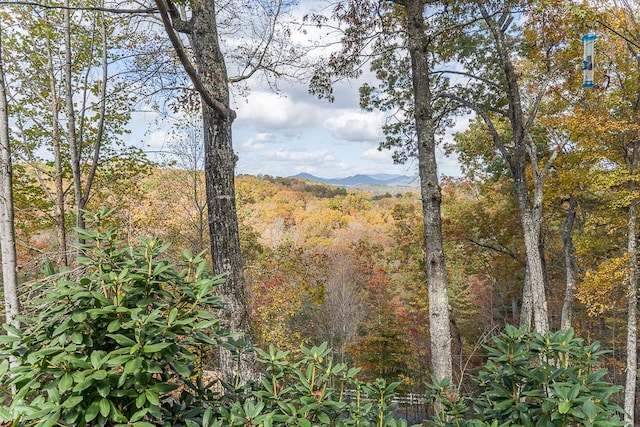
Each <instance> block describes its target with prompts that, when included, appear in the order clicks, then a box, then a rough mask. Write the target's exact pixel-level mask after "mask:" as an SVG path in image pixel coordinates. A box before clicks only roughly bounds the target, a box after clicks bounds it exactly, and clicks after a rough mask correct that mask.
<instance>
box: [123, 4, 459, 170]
mask: <svg viewBox="0 0 640 427" xmlns="http://www.w3.org/2000/svg"><path fill="white" fill-rule="evenodd" d="M317 4H322V2H320V1H318V0H305V1H302V2H300V3H299V8H297V9H296V10H295V11H294V10H292V11H291V12H292V13H293V14H294V15H295V14H297V15H298V16H293V19H297V21H296V22H300V21H301V16H302V15H303V14H306V13H309V12H311V11H313V7H314V5H317ZM317 31H320V30H318V29H317V28H314V27H308V28H306V30H305V32H304V36H302V35H300V34H302V33H299V35H297V36H294V37H306V38H307V39H309V38H314V37H315V38H316V39H321V38H323V37H327V35H326V34H319V33H317ZM314 32H315V33H314ZM294 34H295V33H294ZM296 41H297V42H300V43H304V42H305V41H304V40H302V39H300V38H299V39H298V40H296ZM324 53H326V51H325V52H324ZM316 54H318V50H317V49H316ZM319 54H323V52H320V53H319ZM228 65H229V64H228ZM230 74H233V73H230ZM365 81H368V82H369V83H375V81H374V80H373V78H372V76H371V73H367V72H366V70H365V73H363V77H361V78H360V79H359V80H357V81H346V82H341V83H339V84H337V85H336V86H335V87H334V95H335V102H333V103H329V102H328V101H326V100H321V99H318V98H317V97H316V96H314V95H311V94H309V93H308V87H307V85H305V84H302V83H295V84H294V83H287V82H285V81H281V82H279V83H278V89H279V92H278V93H274V92H273V91H272V90H271V89H270V88H268V87H265V86H266V85H261V84H260V82H259V79H256V80H254V81H253V82H252V83H251V84H250V87H249V91H248V93H247V94H246V95H239V94H233V90H232V108H233V109H234V110H235V111H236V113H237V118H236V120H235V122H234V126H233V146H234V149H235V151H236V153H237V155H238V159H239V160H238V163H237V167H236V174H250V175H260V174H261V175H272V176H293V175H296V174H299V173H309V174H313V175H316V176H319V177H322V178H343V177H347V176H351V175H356V174H367V175H374V174H397V175H409V176H413V175H416V174H417V164H416V162H415V161H413V162H410V163H408V164H405V165H396V164H394V163H393V160H392V152H391V151H389V150H385V151H379V150H378V145H379V143H380V141H383V140H384V135H383V134H382V125H383V124H384V122H385V116H384V115H383V113H381V112H366V111H363V110H361V109H360V107H359V95H358V88H359V87H360V85H361V84H362V83H364V82H365ZM149 123H151V125H149ZM467 124H468V119H466V118H461V119H460V120H459V122H458V123H457V124H456V126H454V129H452V130H451V131H452V132H455V131H462V130H464V129H465V128H466V127H467ZM132 130H133V133H132V135H131V136H130V138H129V139H130V142H131V143H134V144H135V145H138V146H141V147H142V148H144V149H145V150H147V151H149V152H150V153H158V152H162V151H165V150H167V148H168V142H169V139H170V137H169V132H170V131H171V126H170V123H169V122H166V121H165V122H160V123H158V121H157V117H153V113H145V115H140V114H138V115H137V116H136V118H135V119H134V121H133V122H132ZM448 137H449V138H450V135H449V136H448ZM438 171H439V173H440V174H441V175H443V174H444V175H448V176H458V175H460V170H459V167H458V164H457V161H456V159H455V157H446V156H445V154H444V151H443V150H442V149H439V150H438Z"/></svg>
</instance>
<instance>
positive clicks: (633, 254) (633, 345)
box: [624, 199, 638, 425]
mask: <svg viewBox="0 0 640 427" xmlns="http://www.w3.org/2000/svg"><path fill="white" fill-rule="evenodd" d="M628 215H629V216H628V218H627V233H628V234H627V255H628V257H629V261H628V262H629V291H628V292H629V293H628V296H629V300H628V309H627V367H626V380H625V386H624V410H625V412H626V417H625V422H627V423H628V424H629V425H633V420H634V414H635V400H636V380H637V376H638V372H637V369H638V355H637V351H638V348H637V333H638V330H637V328H638V240H637V237H636V236H637V232H638V225H637V222H638V200H637V199H633V200H632V201H631V205H630V206H629V213H628Z"/></svg>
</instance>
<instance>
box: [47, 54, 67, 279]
mask: <svg viewBox="0 0 640 427" xmlns="http://www.w3.org/2000/svg"><path fill="white" fill-rule="evenodd" d="M48 48H49V52H48V57H47V59H48V64H47V67H48V72H49V91H50V92H51V118H52V119H51V126H52V127H51V140H52V143H53V162H54V176H53V180H54V186H55V193H56V214H55V215H56V231H57V234H58V247H59V252H60V259H61V264H62V265H63V266H65V267H66V266H67V265H68V264H69V259H68V256H67V229H66V224H65V219H64V213H65V205H64V193H65V191H64V185H63V182H62V152H61V150H60V138H61V136H60V122H59V120H60V108H59V103H58V91H57V89H56V80H55V75H54V69H53V53H52V47H51V46H48Z"/></svg>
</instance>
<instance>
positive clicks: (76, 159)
mask: <svg viewBox="0 0 640 427" xmlns="http://www.w3.org/2000/svg"><path fill="white" fill-rule="evenodd" d="M70 13H71V12H70V11H69V0H64V10H63V14H64V30H63V31H64V47H65V49H64V71H63V73H62V75H63V81H64V91H65V106H66V113H67V137H68V139H69V150H70V151H71V173H72V175H73V195H74V197H75V202H76V227H79V228H84V220H83V218H84V217H83V214H82V210H81V208H80V205H81V203H82V181H81V175H80V173H81V171H80V147H79V141H78V135H77V132H76V112H75V106H74V103H73V85H72V81H71V79H72V66H73V63H72V60H73V59H72V51H71V17H70Z"/></svg>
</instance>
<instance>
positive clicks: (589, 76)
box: [582, 34, 598, 87]
mask: <svg viewBox="0 0 640 427" xmlns="http://www.w3.org/2000/svg"><path fill="white" fill-rule="evenodd" d="M597 38H598V36H596V35H595V34H587V35H585V36H584V37H582V43H583V44H584V57H583V59H582V71H583V72H584V77H583V81H582V87H594V86H595V84H594V83H593V47H594V46H595V44H596V39H597Z"/></svg>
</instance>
